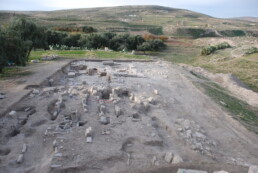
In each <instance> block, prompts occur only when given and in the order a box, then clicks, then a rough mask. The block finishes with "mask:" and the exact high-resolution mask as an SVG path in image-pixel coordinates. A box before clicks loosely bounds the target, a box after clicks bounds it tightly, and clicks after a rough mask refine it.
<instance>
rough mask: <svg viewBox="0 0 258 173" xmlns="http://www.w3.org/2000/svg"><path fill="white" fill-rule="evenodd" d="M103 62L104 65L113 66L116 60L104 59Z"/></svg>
mask: <svg viewBox="0 0 258 173" xmlns="http://www.w3.org/2000/svg"><path fill="white" fill-rule="evenodd" d="M102 63H103V65H109V66H112V65H114V64H115V63H114V61H103V62H102Z"/></svg>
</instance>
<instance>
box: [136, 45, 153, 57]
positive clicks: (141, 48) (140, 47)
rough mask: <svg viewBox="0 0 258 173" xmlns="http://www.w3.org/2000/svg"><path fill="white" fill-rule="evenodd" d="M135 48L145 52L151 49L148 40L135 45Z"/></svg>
mask: <svg viewBox="0 0 258 173" xmlns="http://www.w3.org/2000/svg"><path fill="white" fill-rule="evenodd" d="M137 50H139V51H143V52H144V54H145V51H148V50H151V44H150V43H149V42H144V43H142V44H141V45H139V46H137Z"/></svg>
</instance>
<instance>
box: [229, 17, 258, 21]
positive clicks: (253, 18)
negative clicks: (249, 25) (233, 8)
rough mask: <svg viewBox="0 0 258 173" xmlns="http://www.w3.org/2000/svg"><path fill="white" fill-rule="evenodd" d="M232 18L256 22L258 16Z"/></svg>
mask: <svg viewBox="0 0 258 173" xmlns="http://www.w3.org/2000/svg"><path fill="white" fill-rule="evenodd" d="M233 19H237V20H245V21H249V22H258V17H236V18H233Z"/></svg>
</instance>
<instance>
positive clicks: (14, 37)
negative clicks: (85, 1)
mask: <svg viewBox="0 0 258 173" xmlns="http://www.w3.org/2000/svg"><path fill="white" fill-rule="evenodd" d="M58 45H59V46H58ZM61 45H64V46H66V47H67V48H68V49H69V48H72V47H75V48H77V49H100V48H104V47H108V48H109V49H111V50H114V51H122V50H123V51H131V50H140V51H144V52H145V51H158V50H161V49H164V48H165V47H166V45H165V44H164V42H163V41H162V40H160V39H156V38H155V39H148V40H146V39H144V38H143V37H141V36H139V35H130V34H115V33H92V34H68V33H66V32H59V31H53V30H47V29H46V28H43V27H39V26H37V25H36V24H35V23H33V22H32V21H28V20H26V19H24V18H17V19H14V20H13V21H12V22H11V23H10V25H9V26H8V27H6V28H0V73H2V72H3V68H4V67H5V66H7V65H10V64H15V65H23V66H24V65H26V62H28V59H29V55H30V52H31V50H33V49H45V50H47V49H49V47H52V48H53V47H60V46H61Z"/></svg>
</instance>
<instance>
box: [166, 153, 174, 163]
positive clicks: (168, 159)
mask: <svg viewBox="0 0 258 173" xmlns="http://www.w3.org/2000/svg"><path fill="white" fill-rule="evenodd" d="M172 159H173V153H171V152H167V153H166V155H165V161H166V162H167V163H171V162H172Z"/></svg>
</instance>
